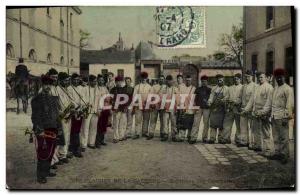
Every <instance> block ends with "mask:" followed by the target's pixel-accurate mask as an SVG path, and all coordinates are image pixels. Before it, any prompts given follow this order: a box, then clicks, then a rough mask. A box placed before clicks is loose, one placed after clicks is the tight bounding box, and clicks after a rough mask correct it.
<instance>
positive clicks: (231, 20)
mask: <svg viewBox="0 0 300 195" xmlns="http://www.w3.org/2000/svg"><path fill="white" fill-rule="evenodd" d="M80 8H81V9H82V15H81V17H80V25H81V28H82V29H84V30H87V31H88V32H90V33H91V39H90V41H89V47H88V49H101V48H107V47H110V46H112V45H113V44H114V43H115V42H116V41H117V40H118V36H119V32H121V36H122V38H123V41H124V43H125V46H126V47H127V48H130V47H131V46H132V44H133V45H134V47H136V46H137V45H138V43H139V42H140V41H145V42H148V41H152V42H156V40H157V36H156V21H155V19H154V15H155V7H151V6H148V7H120V6H118V7H111V6H107V7H104V6H87V7H80ZM205 10H206V47H205V48H197V49H163V50H162V49H158V48H156V47H155V46H154V47H153V50H154V52H155V54H156V55H157V56H158V57H159V58H161V59H170V58H171V57H172V56H174V55H177V56H179V55H182V54H189V55H191V56H204V57H205V56H207V55H210V54H213V53H214V52H215V51H218V50H219V49H220V48H219V46H218V40H219V37H220V35H221V34H222V33H230V31H231V27H232V25H233V24H235V25H237V24H239V23H241V22H242V17H243V7H240V6H236V7H232V6H230V7H229V6H224V7H216V6H208V7H205Z"/></svg>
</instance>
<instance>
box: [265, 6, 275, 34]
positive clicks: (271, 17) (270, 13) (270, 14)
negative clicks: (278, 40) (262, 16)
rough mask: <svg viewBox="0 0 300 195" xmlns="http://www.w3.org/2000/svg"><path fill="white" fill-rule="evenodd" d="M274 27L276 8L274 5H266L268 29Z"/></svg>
mask: <svg viewBox="0 0 300 195" xmlns="http://www.w3.org/2000/svg"><path fill="white" fill-rule="evenodd" d="M273 27H274V8H273V7H272V6H267V7H266V29H270V28H273Z"/></svg>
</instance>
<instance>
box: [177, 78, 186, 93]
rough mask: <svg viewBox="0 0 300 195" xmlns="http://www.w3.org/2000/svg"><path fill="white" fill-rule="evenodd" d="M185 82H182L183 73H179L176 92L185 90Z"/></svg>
mask: <svg viewBox="0 0 300 195" xmlns="http://www.w3.org/2000/svg"><path fill="white" fill-rule="evenodd" d="M185 87H186V86H185V84H184V82H183V75H181V74H179V75H177V88H178V90H179V91H178V93H179V94H181V91H184V90H185Z"/></svg>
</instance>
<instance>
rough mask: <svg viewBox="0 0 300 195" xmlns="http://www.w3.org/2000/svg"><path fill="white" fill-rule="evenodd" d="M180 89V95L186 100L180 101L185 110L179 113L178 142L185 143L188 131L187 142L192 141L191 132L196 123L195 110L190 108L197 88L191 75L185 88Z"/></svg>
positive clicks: (188, 76) (186, 81)
mask: <svg viewBox="0 0 300 195" xmlns="http://www.w3.org/2000/svg"><path fill="white" fill-rule="evenodd" d="M178 87H179V92H180V94H184V96H185V98H184V99H183V98H182V99H180V101H181V102H180V104H181V103H183V106H184V109H179V110H178V111H177V130H178V141H179V142H182V141H184V138H185V135H186V130H188V133H187V140H188V142H190V140H191V131H192V127H193V122H194V110H192V109H190V108H189V107H190V106H191V105H192V104H191V102H190V101H191V96H192V95H193V94H194V92H195V90H196V88H195V87H194V86H193V85H192V78H191V76H190V75H187V76H186V78H185V87H181V88H180V86H178Z"/></svg>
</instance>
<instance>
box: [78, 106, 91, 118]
mask: <svg viewBox="0 0 300 195" xmlns="http://www.w3.org/2000/svg"><path fill="white" fill-rule="evenodd" d="M91 108H92V105H90V104H87V105H85V106H78V107H77V108H76V109H75V110H76V114H77V117H83V118H85V119H86V118H87V117H88V116H89V113H90V111H91Z"/></svg>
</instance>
